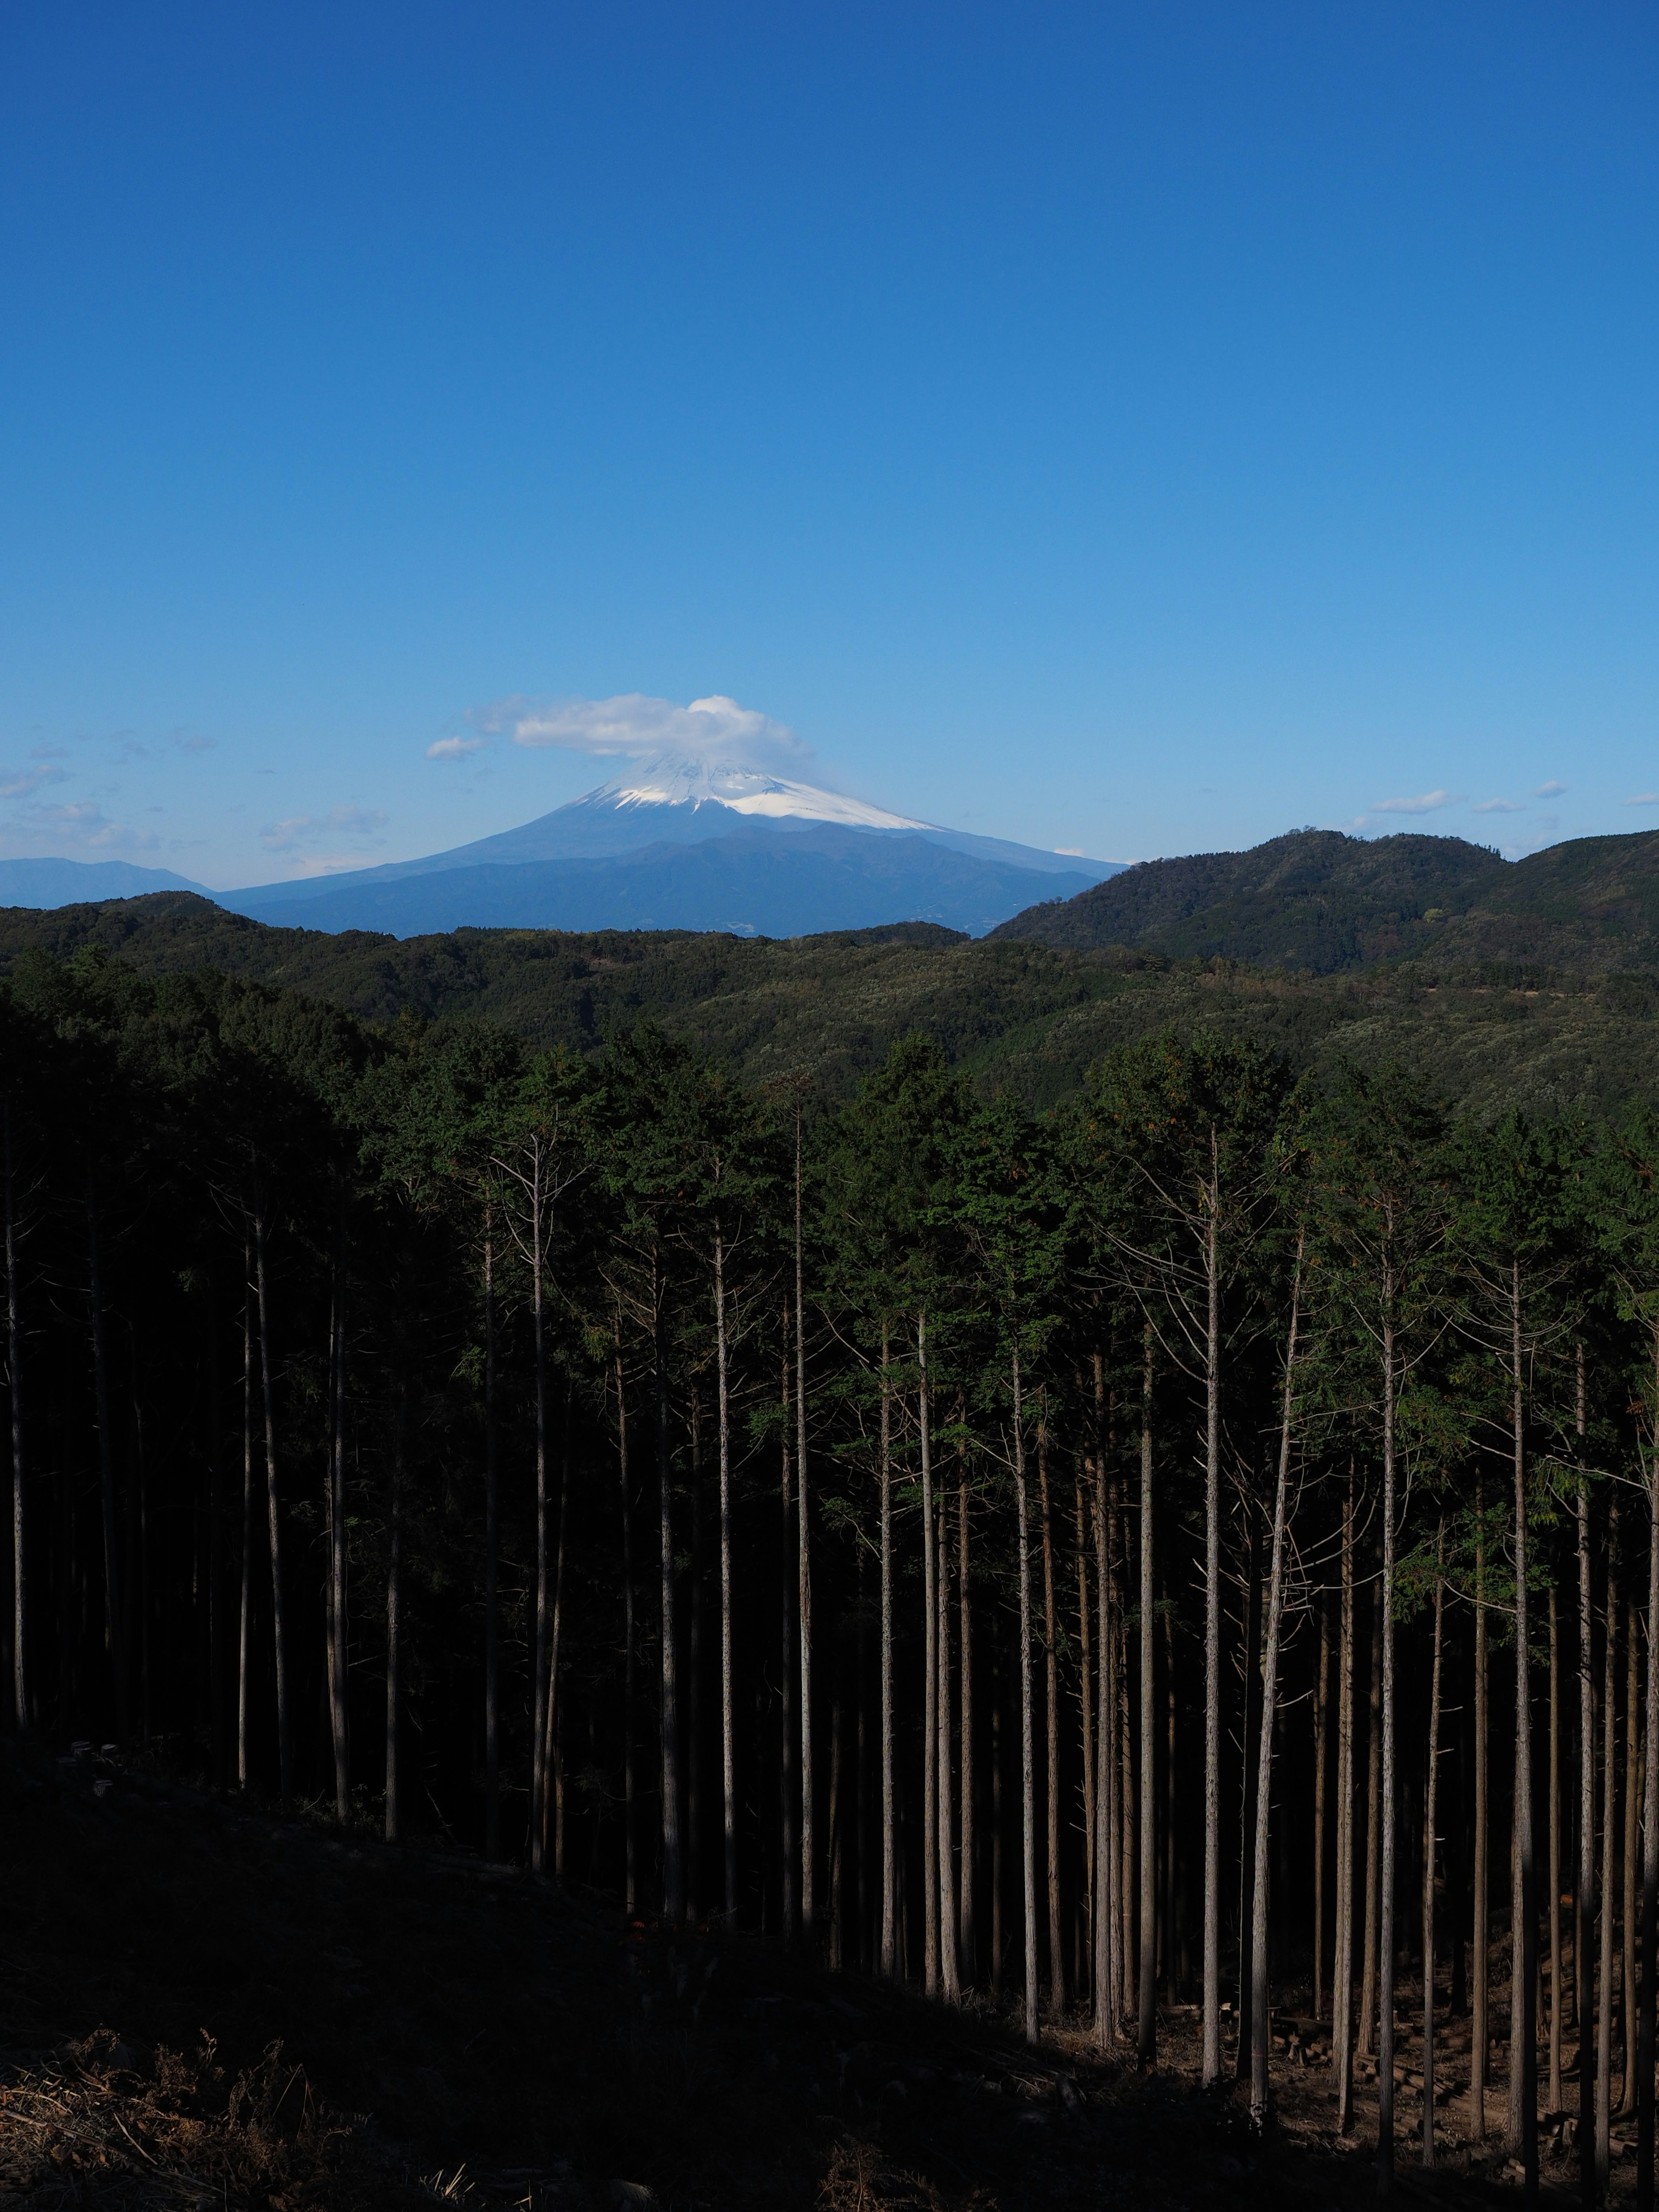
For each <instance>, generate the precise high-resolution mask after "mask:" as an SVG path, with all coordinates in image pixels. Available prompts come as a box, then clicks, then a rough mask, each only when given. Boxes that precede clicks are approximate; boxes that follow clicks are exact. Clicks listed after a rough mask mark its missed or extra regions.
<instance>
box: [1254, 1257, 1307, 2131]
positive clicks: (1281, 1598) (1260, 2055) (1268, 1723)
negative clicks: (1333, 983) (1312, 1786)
mask: <svg viewBox="0 0 1659 2212" xmlns="http://www.w3.org/2000/svg"><path fill="white" fill-rule="evenodd" d="M1301 1301H1302V1238H1301V1237H1300V1236H1298V1237H1297V1247H1296V1273H1295V1276H1294V1279H1293V1280H1292V1283H1291V1327H1290V1334H1289V1338H1288V1340H1287V1341H1286V1343H1285V1393H1284V1400H1283V1404H1282V1407H1281V1409H1280V1414H1279V1480H1278V1481H1277V1483H1276V1484H1275V1486H1274V1488H1273V1554H1272V1563H1271V1565H1270V1566H1269V1568H1268V1571H1267V1650H1266V1651H1265V1652H1264V1654H1263V1655H1262V1663H1261V1751H1260V1753H1259V1757H1258V1764H1257V1770H1256V1791H1255V1836H1254V1838H1252V1842H1253V1844H1254V1848H1255V1884H1254V1894H1253V1897H1252V1899H1251V1905H1252V1925H1251V1929H1250V1981H1251V1988H1250V2116H1251V2118H1252V2119H1253V2120H1254V2121H1255V2124H1256V2125H1257V2126H1258V2127H1261V2126H1264V2125H1265V2124H1266V2122H1267V2054H1268V2049H1269V2036H1268V2017H1267V1909H1268V1892H1267V1885H1268V1881H1269V1880H1270V1875H1271V1870H1270V1866H1269V1862H1268V1856H1267V1845H1268V1840H1269V1828H1270V1822H1271V1814H1272V1807H1273V1729H1274V1723H1275V1722H1276V1720H1277V1718H1278V1714H1279V1637H1280V1635H1281V1633H1282V1631H1283V1628H1284V1620H1285V1522H1286V1507H1287V1504H1288V1500H1289V1496H1290V1486H1291V1417H1292V1414H1293V1413H1294V1411H1295V1406H1296V1395H1295V1389H1296V1339H1297V1324H1298V1322H1299V1321H1300V1318H1301Z"/></svg>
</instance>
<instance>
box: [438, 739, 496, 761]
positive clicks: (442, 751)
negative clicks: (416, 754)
mask: <svg viewBox="0 0 1659 2212" xmlns="http://www.w3.org/2000/svg"><path fill="white" fill-rule="evenodd" d="M487 744H489V738H439V740H438V742H437V744H435V745H428V747H427V749H426V757H427V758H428V760H436V761H458V760H465V759H467V758H468V757H470V756H471V754H473V753H476V752H478V751H481V750H483V747H484V746H485V745H487Z"/></svg>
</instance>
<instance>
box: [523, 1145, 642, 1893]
mask: <svg viewBox="0 0 1659 2212" xmlns="http://www.w3.org/2000/svg"><path fill="white" fill-rule="evenodd" d="M542 1177H543V1160H542V1155H541V1152H540V1150H539V1148H538V1149H537V1150H536V1151H535V1152H534V1153H533V1155H532V1164H531V1170H530V1179H529V1183H528V1193H529V1198H530V1248H529V1251H528V1253H527V1254H526V1257H527V1258H528V1260H529V1261H530V1312H531V1328H532V1338H531V1342H532V1355H533V1365H534V1370H535V1385H536V1620H535V1630H534V1637H533V1640H532V1645H531V1667H532V1675H531V1721H530V1869H531V1872H532V1874H543V1873H545V1871H546V1868H547V1627H548V1588H547V1503H548V1500H547V1302H546V1281H545V1276H546V1269H545V1267H544V1245H543V1225H544V1221H545V1219H546V1199H545V1197H544V1191H543V1182H542ZM631 1648H632V1647H631V1639H630V1649H631Z"/></svg>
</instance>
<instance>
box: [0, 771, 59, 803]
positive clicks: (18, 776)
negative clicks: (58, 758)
mask: <svg viewBox="0 0 1659 2212" xmlns="http://www.w3.org/2000/svg"><path fill="white" fill-rule="evenodd" d="M66 781H68V771H67V770H66V769H61V768H53V767H52V766H51V765H50V764H47V765H45V766H43V767H40V768H19V769H0V799H27V797H28V795H29V793H31V792H33V791H39V790H40V787H41V785H42V784H44V783H64V782H66Z"/></svg>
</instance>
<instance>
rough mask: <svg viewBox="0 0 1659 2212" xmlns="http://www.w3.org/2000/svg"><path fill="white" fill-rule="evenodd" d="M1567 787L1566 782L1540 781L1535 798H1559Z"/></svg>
mask: <svg viewBox="0 0 1659 2212" xmlns="http://www.w3.org/2000/svg"><path fill="white" fill-rule="evenodd" d="M1565 789H1566V785H1565V783H1541V784H1540V785H1539V787H1538V788H1537V790H1536V791H1534V793H1533V797H1534V799H1559V798H1560V796H1561V794H1562V793H1564V792H1565Z"/></svg>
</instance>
